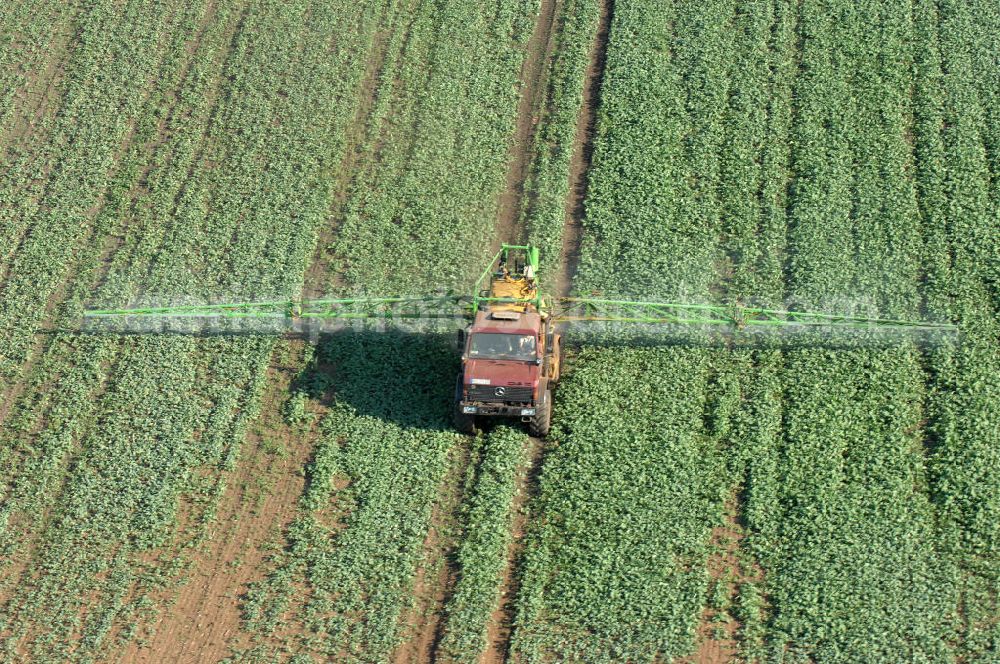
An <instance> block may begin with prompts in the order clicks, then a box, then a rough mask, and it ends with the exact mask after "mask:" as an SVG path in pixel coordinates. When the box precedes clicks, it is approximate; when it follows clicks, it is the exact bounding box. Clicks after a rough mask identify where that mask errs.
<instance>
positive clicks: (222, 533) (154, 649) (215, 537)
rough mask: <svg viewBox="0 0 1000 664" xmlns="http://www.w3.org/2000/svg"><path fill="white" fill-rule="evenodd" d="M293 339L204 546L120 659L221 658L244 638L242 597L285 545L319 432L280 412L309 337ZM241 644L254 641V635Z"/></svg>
mask: <svg viewBox="0 0 1000 664" xmlns="http://www.w3.org/2000/svg"><path fill="white" fill-rule="evenodd" d="M288 345H289V348H290V351H289V355H290V359H291V361H287V362H284V363H283V362H280V361H279V355H281V354H282V353H281V351H280V350H276V352H275V355H274V356H273V357H272V361H271V366H270V367H269V368H268V375H267V379H266V383H265V384H266V385H267V387H266V391H265V394H264V396H263V399H262V405H261V416H260V418H259V419H258V420H257V421H256V422H254V424H253V425H251V428H250V430H249V431H248V432H247V436H246V441H245V443H244V445H243V451H242V453H241V455H240V459H239V461H238V462H237V465H236V468H235V469H234V470H233V471H232V473H231V474H230V476H229V477H228V478H226V481H225V486H226V488H225V491H224V492H223V494H222V498H221V501H220V503H219V505H218V511H217V515H216V517H215V519H214V520H213V524H212V526H210V527H209V530H208V532H207V533H206V544H205V546H203V547H202V548H200V549H199V550H197V551H195V552H194V553H193V554H189V555H190V556H191V567H190V569H191V571H190V574H189V575H188V579H187V583H186V584H185V585H184V586H183V587H181V589H180V590H179V592H177V594H176V596H175V597H174V598H170V600H169V601H170V602H172V606H171V607H170V608H168V609H166V610H165V611H164V613H163V614H162V616H161V618H160V620H159V623H158V625H157V627H156V631H155V633H154V634H153V635H152V636H151V637H150V638H149V639H148V643H147V644H146V645H145V646H140V645H139V644H137V643H136V642H135V641H132V642H131V643H129V645H128V647H127V649H126V650H125V652H124V653H123V654H122V658H121V659H122V661H127V662H164V661H175V662H217V661H220V660H221V659H224V658H225V657H227V656H229V655H230V654H231V653H230V648H231V647H233V646H234V644H235V643H236V642H237V641H238V640H239V637H240V633H241V621H242V614H241V609H240V597H241V596H242V594H243V593H245V592H246V590H247V588H248V587H249V585H250V584H251V583H253V582H254V581H258V580H260V579H261V578H262V577H263V571H262V568H263V562H264V561H265V559H266V558H267V556H268V554H269V553H271V549H270V547H271V546H272V545H274V546H278V545H280V536H281V533H283V532H284V530H285V529H286V528H287V527H288V524H289V523H290V522H291V520H292V518H293V517H294V515H295V508H296V505H297V504H298V499H299V497H300V496H301V495H302V491H303V489H304V486H305V479H304V477H303V475H302V473H301V472H300V470H301V469H302V467H303V466H304V465H305V464H306V462H307V461H308V458H309V455H310V453H311V451H312V449H313V444H314V443H315V440H316V438H317V436H318V435H319V433H318V431H317V430H316V428H315V427H311V428H308V429H305V430H303V429H297V428H292V427H290V426H289V425H288V424H287V423H286V422H285V421H284V419H283V417H282V415H281V412H282V408H281V404H282V403H283V402H284V399H285V395H287V394H288V392H289V390H290V386H291V384H292V382H293V381H294V379H295V377H296V376H297V374H298V371H299V366H300V364H301V362H300V361H299V360H301V358H302V353H303V350H304V346H305V343H304V342H302V341H299V340H296V341H290V342H288ZM280 347H281V345H280V344H279V346H278V347H277V348H279V349H280ZM315 419H319V417H318V416H317V418H315ZM163 599H164V601H165V602H166V601H168V600H167V598H163ZM240 645H249V640H247V643H241V644H240Z"/></svg>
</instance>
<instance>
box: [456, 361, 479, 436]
mask: <svg viewBox="0 0 1000 664" xmlns="http://www.w3.org/2000/svg"><path fill="white" fill-rule="evenodd" d="M455 429H456V430H458V432H459V433H464V434H466V435H467V436H475V435H476V416H475V415H469V414H468V413H463V412H462V375H461V374H459V376H458V381H456V383H455Z"/></svg>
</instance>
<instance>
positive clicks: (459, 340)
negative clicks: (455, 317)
mask: <svg viewBox="0 0 1000 664" xmlns="http://www.w3.org/2000/svg"><path fill="white" fill-rule="evenodd" d="M455 347H456V348H458V350H460V351H462V350H465V330H464V329H461V330H459V331H458V334H456V335H455Z"/></svg>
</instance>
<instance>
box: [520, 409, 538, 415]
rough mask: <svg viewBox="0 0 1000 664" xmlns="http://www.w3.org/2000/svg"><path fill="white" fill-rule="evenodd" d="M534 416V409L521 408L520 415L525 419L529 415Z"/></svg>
mask: <svg viewBox="0 0 1000 664" xmlns="http://www.w3.org/2000/svg"><path fill="white" fill-rule="evenodd" d="M534 414H535V409H534V408H522V409H521V415H523V416H525V417H527V416H530V415H534Z"/></svg>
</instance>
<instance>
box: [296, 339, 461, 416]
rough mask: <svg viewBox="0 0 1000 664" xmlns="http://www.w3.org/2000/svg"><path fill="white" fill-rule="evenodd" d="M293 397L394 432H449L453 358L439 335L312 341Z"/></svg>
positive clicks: (455, 370)
mask: <svg viewBox="0 0 1000 664" xmlns="http://www.w3.org/2000/svg"><path fill="white" fill-rule="evenodd" d="M315 345H316V348H315V353H314V355H313V358H312V359H311V360H310V361H309V363H308V364H307V366H306V367H305V368H304V369H303V371H302V372H301V373H300V374H299V376H298V377H297V378H296V379H295V381H294V382H293V384H292V386H291V387H292V390H293V392H295V391H298V392H301V393H304V394H305V395H306V396H307V397H308V398H309V399H312V400H315V401H317V402H319V403H321V404H324V405H326V406H331V405H333V404H334V403H340V404H344V405H346V406H349V407H350V408H351V409H353V410H354V411H355V412H356V413H357V414H358V415H360V416H369V417H373V418H377V419H379V420H384V421H387V422H392V423H394V424H396V425H398V426H400V427H405V428H418V429H426V430H450V429H451V414H452V410H451V409H452V407H453V406H452V402H453V398H454V390H455V377H456V376H457V375H458V370H459V358H458V352H457V350H456V348H455V335H454V334H449V333H444V332H408V331H403V330H379V331H375V330H372V331H369V330H354V329H345V330H340V331H336V332H330V333H324V334H321V335H319V337H318V338H317V339H316V340H315Z"/></svg>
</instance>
